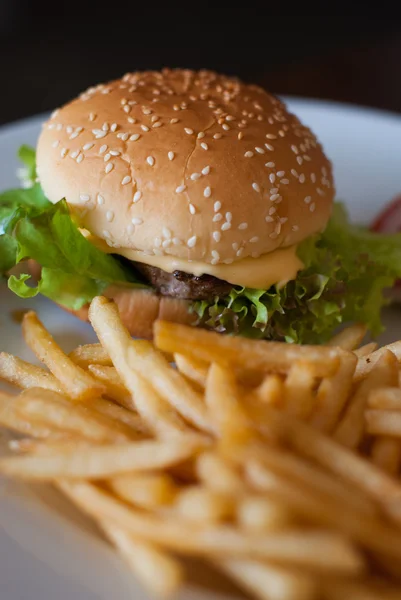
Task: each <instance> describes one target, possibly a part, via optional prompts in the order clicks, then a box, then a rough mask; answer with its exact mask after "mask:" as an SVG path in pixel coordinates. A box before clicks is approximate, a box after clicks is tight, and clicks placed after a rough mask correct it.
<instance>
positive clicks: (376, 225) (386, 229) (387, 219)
mask: <svg viewBox="0 0 401 600" xmlns="http://www.w3.org/2000/svg"><path fill="white" fill-rule="evenodd" d="M370 228H371V230H372V231H376V232H377V233H399V232H400V231H401V195H399V196H396V197H395V198H394V200H392V201H391V202H390V203H389V204H387V205H386V206H385V207H384V209H383V210H382V211H381V212H380V213H379V214H378V215H377V217H376V219H375V220H374V221H373V223H372V225H371V226H370Z"/></svg>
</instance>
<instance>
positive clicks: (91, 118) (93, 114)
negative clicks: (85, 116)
mask: <svg viewBox="0 0 401 600" xmlns="http://www.w3.org/2000/svg"><path fill="white" fill-rule="evenodd" d="M95 119H96V115H95V113H93V112H91V113H89V121H94V120H95Z"/></svg>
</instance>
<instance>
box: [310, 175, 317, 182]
mask: <svg viewBox="0 0 401 600" xmlns="http://www.w3.org/2000/svg"><path fill="white" fill-rule="evenodd" d="M310 180H311V182H312V183H316V175H315V174H314V173H311V174H310Z"/></svg>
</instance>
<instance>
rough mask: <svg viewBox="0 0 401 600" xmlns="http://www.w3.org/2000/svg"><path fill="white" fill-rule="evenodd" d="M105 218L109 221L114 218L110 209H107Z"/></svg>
mask: <svg viewBox="0 0 401 600" xmlns="http://www.w3.org/2000/svg"><path fill="white" fill-rule="evenodd" d="M106 219H107V220H108V222H109V223H111V222H112V220H113V219H114V213H113V211H112V210H108V211H107V213H106Z"/></svg>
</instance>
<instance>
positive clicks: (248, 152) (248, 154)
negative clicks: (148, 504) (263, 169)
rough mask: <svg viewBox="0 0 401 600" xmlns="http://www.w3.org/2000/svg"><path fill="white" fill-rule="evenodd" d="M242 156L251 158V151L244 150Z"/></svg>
mask: <svg viewBox="0 0 401 600" xmlns="http://www.w3.org/2000/svg"><path fill="white" fill-rule="evenodd" d="M244 156H245V158H252V156H253V152H252V151H251V150H248V151H247V152H245V154H244Z"/></svg>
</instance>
